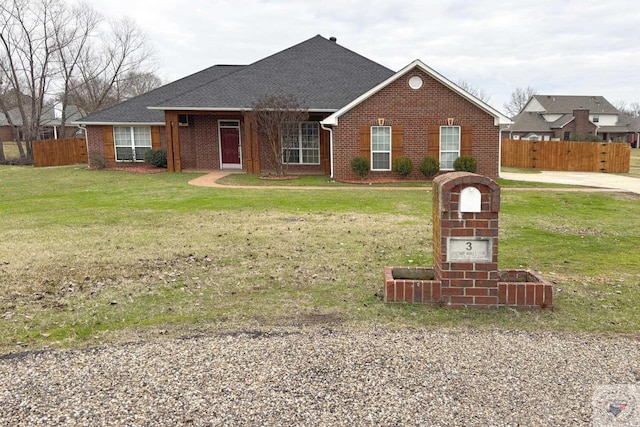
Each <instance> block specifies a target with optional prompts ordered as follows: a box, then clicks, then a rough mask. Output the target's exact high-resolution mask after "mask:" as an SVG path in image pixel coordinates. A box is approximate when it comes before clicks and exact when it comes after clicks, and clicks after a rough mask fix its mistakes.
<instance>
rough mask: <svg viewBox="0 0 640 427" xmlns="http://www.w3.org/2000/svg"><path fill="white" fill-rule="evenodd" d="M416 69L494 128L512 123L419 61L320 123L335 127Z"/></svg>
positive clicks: (413, 62) (415, 61)
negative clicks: (469, 105) (474, 109)
mask: <svg viewBox="0 0 640 427" xmlns="http://www.w3.org/2000/svg"><path fill="white" fill-rule="evenodd" d="M416 68H419V69H420V70H421V71H423V72H424V73H426V74H428V75H429V76H431V77H432V78H433V79H435V80H436V81H438V82H439V83H441V84H442V85H444V86H446V87H447V88H449V89H451V90H452V91H454V92H456V93H457V94H458V95H460V96H462V97H463V98H465V99H467V100H468V101H469V102H471V103H473V104H475V105H476V106H477V107H478V108H480V109H481V110H483V111H484V112H486V113H487V114H489V115H491V116H493V118H494V123H495V125H496V126H498V125H508V124H511V123H512V122H511V120H510V119H509V118H508V117H507V116H505V115H504V114H502V113H501V112H499V111H498V110H496V109H495V108H493V107H491V106H490V105H489V104H487V103H485V102H484V101H481V100H480V99H478V98H477V97H475V96H473V95H472V94H470V93H469V92H467V91H465V90H464V89H462V88H461V87H460V86H458V85H456V84H455V83H453V82H452V81H451V80H449V79H447V78H446V77H444V76H443V75H442V74H440V73H438V72H437V71H436V70H434V69H433V68H431V67H429V66H428V65H426V64H425V63H424V62H422V61H421V60H419V59H416V60H414V61H412V62H411V63H410V64H409V65H407V66H406V67H404V68H402V69H401V70H400V71H398V72H397V73H395V74H393V75H392V76H390V77H389V78H388V79H386V80H385V81H383V82H381V83H380V84H378V85H377V86H375V87H374V88H372V89H371V90H369V91H367V92H365V93H364V94H362V95H360V96H359V97H358V98H356V99H355V100H353V101H351V102H350V103H349V104H347V105H345V106H344V107H342V108H341V109H340V110H338V111H336V112H335V113H333V114H332V115H330V116H329V117H327V118H326V119H324V120H323V121H322V123H324V124H325V125H330V126H335V125H337V124H338V118H339V117H340V116H342V115H343V114H345V113H346V112H347V111H349V110H351V109H352V108H354V107H356V106H357V105H359V104H360V103H362V102H363V101H365V100H366V99H367V98H369V97H371V96H372V95H374V94H375V93H377V92H379V91H380V90H382V89H383V88H385V87H386V86H388V85H390V84H391V83H393V82H394V81H396V80H398V79H399V78H400V77H402V76H404V75H406V74H407V73H409V72H410V71H411V70H414V69H416Z"/></svg>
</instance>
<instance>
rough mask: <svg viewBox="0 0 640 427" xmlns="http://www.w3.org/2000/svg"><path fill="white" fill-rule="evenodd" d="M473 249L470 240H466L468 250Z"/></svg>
mask: <svg viewBox="0 0 640 427" xmlns="http://www.w3.org/2000/svg"><path fill="white" fill-rule="evenodd" d="M472 249H473V245H472V244H471V242H467V250H468V251H470V250H472Z"/></svg>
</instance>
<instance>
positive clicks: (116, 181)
mask: <svg viewBox="0 0 640 427" xmlns="http://www.w3.org/2000/svg"><path fill="white" fill-rule="evenodd" d="M195 176H197V175H195V174H187V173H182V174H173V173H165V174H155V175H146V174H130V173H126V172H121V171H90V170H86V168H84V167H78V166H71V167H62V168H41V169H34V168H25V167H0V215H2V219H3V239H2V242H3V243H2V245H0V353H1V352H6V351H12V350H16V349H21V348H42V347H49V346H53V347H61V346H79V345H92V344H98V343H104V342H110V341H120V340H131V339H140V338H142V339H153V338H154V337H156V336H159V335H167V334H175V335H193V334H199V333H207V332H212V331H220V330H237V329H243V328H269V327H271V326H273V325H292V326H295V325H302V324H310V323H314V324H316V323H321V324H327V325H337V324H340V325H344V326H346V327H353V328H357V327H362V326H368V325H371V324H384V325H393V326H394V327H420V326H427V327H440V326H468V327H478V328H493V327H503V328H520V329H552V330H570V331H591V332H605V331H606V332H618V333H637V331H638V329H640V314H639V313H638V310H637V307H638V306H639V305H640V289H639V283H640V276H639V272H638V268H637V266H638V265H640V251H638V250H637V249H638V248H637V243H638V237H639V236H640V221H635V220H632V219H634V218H640V203H638V202H639V201H640V200H639V199H638V197H637V196H633V195H627V194H620V193H582V192H570V191H564V190H562V189H549V190H548V191H531V192H529V191H526V190H525V191H522V190H520V191H509V189H508V188H506V189H503V199H502V212H501V232H500V239H501V240H500V267H501V268H531V269H534V270H538V271H541V272H542V273H543V275H544V276H545V277H546V278H547V279H549V280H552V281H553V282H555V283H556V285H557V289H556V299H555V303H556V309H555V310H554V311H550V310H547V311H530V312H527V311H514V310H509V309H504V310H497V311H471V310H446V309H438V308H426V307H421V306H408V305H394V306H389V305H385V304H384V303H382V301H381V293H382V281H383V267H384V266H385V265H426V266H429V265H431V264H432V259H431V193H430V189H429V188H424V187H417V188H414V189H407V190H394V191H388V190H383V189H375V188H372V189H371V190H362V189H359V190H357V191H356V190H348V189H346V190H342V191H314V190H313V188H312V187H310V188H309V189H308V190H292V189H265V190H249V189H238V188H232V187H230V188H202V187H193V186H189V185H187V182H188V181H189V180H190V179H192V178H194V177H195Z"/></svg>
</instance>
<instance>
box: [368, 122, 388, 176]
mask: <svg viewBox="0 0 640 427" xmlns="http://www.w3.org/2000/svg"><path fill="white" fill-rule="evenodd" d="M371 170H374V171H389V170H391V126H371Z"/></svg>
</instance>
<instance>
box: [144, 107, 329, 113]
mask: <svg viewBox="0 0 640 427" xmlns="http://www.w3.org/2000/svg"><path fill="white" fill-rule="evenodd" d="M147 109H149V110H163V111H216V112H225V111H240V112H242V111H251V110H252V108H238V107H234V108H211V107H147ZM308 111H309V112H310V113H333V112H335V111H336V109H335V108H331V109H329V108H314V109H309V110H308Z"/></svg>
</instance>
